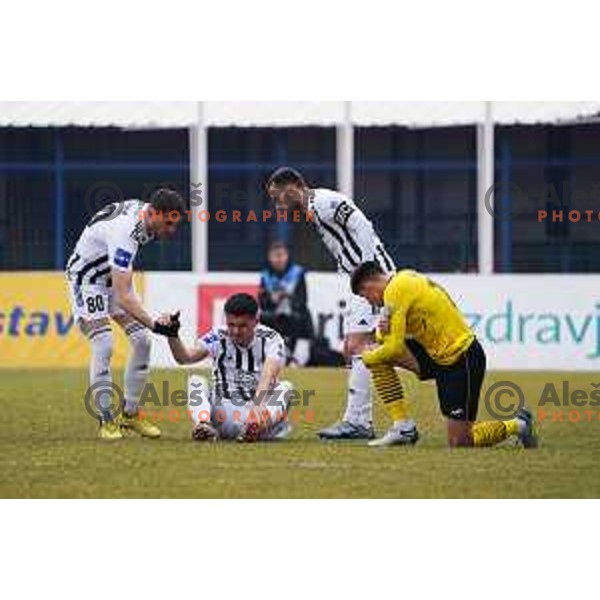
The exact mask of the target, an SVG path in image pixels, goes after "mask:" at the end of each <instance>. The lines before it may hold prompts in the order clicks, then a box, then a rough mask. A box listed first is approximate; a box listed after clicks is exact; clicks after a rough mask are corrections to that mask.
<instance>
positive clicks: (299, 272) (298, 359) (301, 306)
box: [258, 242, 314, 366]
mask: <svg viewBox="0 0 600 600" xmlns="http://www.w3.org/2000/svg"><path fill="white" fill-rule="evenodd" d="M267 263H268V264H267V267H266V269H265V270H264V271H263V272H262V273H261V278H260V290H259V294H258V299H259V303H260V310H261V322H262V323H264V324H265V325H267V326H268V327H272V328H273V329H275V330H276V331H278V332H279V333H280V334H281V335H283V336H284V337H285V339H286V342H287V345H288V349H289V353H290V363H291V364H295V365H297V366H304V365H306V364H307V363H308V362H309V360H310V350H311V340H312V339H313V337H314V332H313V323H312V318H311V316H310V312H309V310H308V306H307V297H306V278H305V272H304V269H303V268H302V267H301V266H299V265H296V264H294V263H292V262H291V261H290V255H289V251H288V248H287V246H286V245H285V244H284V243H283V242H274V243H273V244H271V246H270V247H269V252H268V255H267Z"/></svg>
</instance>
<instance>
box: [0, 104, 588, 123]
mask: <svg viewBox="0 0 600 600" xmlns="http://www.w3.org/2000/svg"><path fill="white" fill-rule="evenodd" d="M493 107H494V120H495V121H496V122H497V123H500V124H515V123H522V124H535V123H573V122H588V121H590V120H591V121H595V120H596V119H597V118H598V117H599V116H600V101H584V102H574V101H559V102H513V101H511V102H494V104H493ZM345 110H346V108H345V103H344V102H205V103H204V115H205V121H206V124H207V125H213V126H240V127H248V126H258V127H269V126H274V127H283V126H299V125H321V126H324V125H335V124H337V123H340V122H341V121H342V120H343V118H344V114H345ZM484 111H485V109H484V102H458V101H457V102H430V101H418V102H417V101H412V102H366V101H356V102H352V103H351V115H352V121H353V122H354V123H355V124H356V125H363V126H368V125H381V126H383V125H403V126H406V127H440V126H449V125H465V124H471V123H477V122H481V121H483V118H484ZM197 114H198V103H196V102H145V101H139V102H138V101H135V102H133V101H132V102H46V101H39V102H25V101H18V102H17V101H15V102H0V126H42V127H47V126H67V125H78V126H96V127H98V126H119V127H133V128H136V127H140V128H149V127H157V128H165V127H187V126H189V125H191V124H193V123H194V122H195V121H196V119H197Z"/></svg>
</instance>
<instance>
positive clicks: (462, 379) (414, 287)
mask: <svg viewBox="0 0 600 600" xmlns="http://www.w3.org/2000/svg"><path fill="white" fill-rule="evenodd" d="M352 291H353V293H354V294H357V295H360V296H362V297H364V298H366V299H367V300H368V301H369V302H370V303H371V304H372V305H374V306H377V307H383V309H384V314H386V315H387V319H388V328H387V333H384V334H382V335H381V336H380V340H379V341H380V342H381V344H380V345H378V346H376V347H374V348H371V349H369V350H367V351H365V352H364V353H363V355H362V357H363V361H364V364H365V365H366V366H367V367H368V368H369V369H370V371H371V374H372V376H373V382H374V385H375V389H376V390H377V393H378V395H379V397H380V398H381V400H382V401H383V403H384V405H385V407H386V409H387V412H388V414H389V416H390V417H391V419H392V421H393V422H394V425H392V427H391V429H390V430H389V431H388V433H387V434H386V435H385V436H384V437H383V438H380V439H378V440H375V441H373V442H371V445H374V446H390V445H394V444H396V443H402V442H401V441H399V442H397V441H396V440H397V438H399V439H401V438H402V431H396V423H404V422H406V419H407V412H408V410H407V403H406V401H405V399H404V394H403V389H402V384H401V382H400V379H399V377H398V375H397V373H396V371H395V369H394V367H395V366H400V367H402V368H405V369H408V370H411V371H413V372H415V373H416V374H417V375H418V376H419V377H420V379H422V380H426V379H435V381H436V384H437V390H438V398H439V402H440V408H441V411H442V413H443V415H444V416H445V417H446V418H447V419H448V444H449V445H450V446H453V447H454V446H494V445H496V444H498V443H500V442H502V441H504V440H505V439H507V438H508V437H511V436H516V437H517V438H518V439H519V441H520V442H521V444H522V445H523V446H524V447H526V448H533V447H535V446H537V433H536V427H535V423H534V420H533V416H532V415H531V413H530V412H529V411H528V410H527V409H526V408H521V409H520V410H519V412H518V413H517V415H516V417H515V418H514V419H511V420H509V421H480V422H476V418H477V409H478V405H479V395H480V392H481V385H482V383H483V378H484V375H485V369H486V358H485V352H484V350H483V348H482V347H481V345H480V343H479V341H478V340H477V338H476V337H475V334H474V333H473V331H472V330H471V329H470V328H469V326H468V324H467V322H466V321H465V319H464V317H463V315H462V314H461V312H460V310H459V309H458V307H457V306H456V304H455V303H454V302H453V300H452V299H451V298H450V296H449V295H448V293H447V292H446V290H444V288H442V287H441V286H439V285H438V284H436V283H434V282H433V281H431V280H430V279H429V278H427V277H426V276H425V275H422V274H421V273H417V272H416V271H411V270H403V271H399V272H397V273H396V274H386V273H384V272H383V270H382V269H381V268H380V267H379V265H378V264H377V263H374V262H367V263H364V264H362V265H361V266H359V267H358V268H357V269H356V270H355V271H354V273H353V275H352Z"/></svg>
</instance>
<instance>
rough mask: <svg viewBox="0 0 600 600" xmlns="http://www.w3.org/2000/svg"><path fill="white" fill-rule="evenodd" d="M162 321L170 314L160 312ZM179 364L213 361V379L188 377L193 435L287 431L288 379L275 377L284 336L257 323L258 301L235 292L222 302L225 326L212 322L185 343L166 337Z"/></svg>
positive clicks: (264, 435) (247, 437)
mask: <svg viewBox="0 0 600 600" xmlns="http://www.w3.org/2000/svg"><path fill="white" fill-rule="evenodd" d="M164 319H165V323H167V322H172V316H170V315H165V316H164ZM169 347H170V348H171V352H172V354H173V357H174V358H175V360H176V361H177V363H178V364H181V365H193V364H195V363H198V362H200V361H203V360H205V359H207V358H210V359H211V360H212V363H213V376H212V385H211V384H210V383H209V382H208V381H207V380H206V379H205V378H204V377H201V376H199V375H191V376H190V377H189V379H188V405H189V414H190V417H191V419H192V422H193V429H192V437H193V439H195V440H197V441H215V440H218V439H221V440H233V439H237V440H238V441H242V442H258V441H269V440H273V439H283V438H285V437H287V435H288V434H289V432H290V426H289V423H288V421H287V408H288V402H289V400H290V398H289V395H290V393H293V388H292V385H291V384H290V383H288V382H286V381H280V375H281V372H282V370H283V367H284V366H285V359H286V350H285V342H284V341H283V338H282V337H281V336H280V335H279V334H278V333H277V332H276V331H274V330H273V329H271V328H270V327H267V326H265V325H261V324H259V323H258V303H257V301H256V299H255V298H253V297H252V296H250V295H248V294H234V295H233V296H231V297H230V298H229V299H228V300H227V302H226V303H225V326H224V327H216V328H214V329H213V330H211V331H209V332H208V333H206V334H205V335H203V336H202V337H200V338H199V340H198V342H197V344H196V346H195V347H193V348H187V347H186V346H185V345H184V344H183V342H182V341H181V340H180V339H179V337H170V338H169Z"/></svg>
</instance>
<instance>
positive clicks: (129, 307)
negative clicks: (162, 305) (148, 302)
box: [111, 269, 154, 329]
mask: <svg viewBox="0 0 600 600" xmlns="http://www.w3.org/2000/svg"><path fill="white" fill-rule="evenodd" d="M111 278H112V285H113V290H114V294H115V301H116V303H117V305H118V306H119V307H120V308H122V309H123V310H124V311H126V312H127V313H128V314H130V315H131V316H132V317H133V318H134V319H137V320H138V321H139V322H140V323H142V325H145V326H146V327H148V328H150V329H152V328H153V327H154V319H153V318H152V317H151V316H150V315H149V314H148V312H147V311H146V310H145V309H144V307H143V306H142V303H141V302H140V301H139V298H138V297H137V296H136V295H135V294H134V293H133V286H132V285H131V280H132V272H131V271H119V270H118V269H112V272H111Z"/></svg>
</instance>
